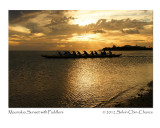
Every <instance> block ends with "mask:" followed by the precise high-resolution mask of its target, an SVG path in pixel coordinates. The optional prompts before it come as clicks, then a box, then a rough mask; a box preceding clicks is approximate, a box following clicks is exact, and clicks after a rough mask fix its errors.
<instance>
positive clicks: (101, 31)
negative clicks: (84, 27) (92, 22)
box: [93, 30, 106, 33]
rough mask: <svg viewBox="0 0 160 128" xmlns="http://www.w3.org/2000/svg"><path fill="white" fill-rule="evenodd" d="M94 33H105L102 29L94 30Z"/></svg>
mask: <svg viewBox="0 0 160 128" xmlns="http://www.w3.org/2000/svg"><path fill="white" fill-rule="evenodd" d="M93 32H94V33H106V32H105V31H104V30H94V31H93Z"/></svg>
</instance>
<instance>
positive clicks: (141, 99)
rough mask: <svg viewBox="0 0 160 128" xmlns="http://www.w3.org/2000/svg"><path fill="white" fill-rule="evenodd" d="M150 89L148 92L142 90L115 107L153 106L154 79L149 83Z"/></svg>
mask: <svg viewBox="0 0 160 128" xmlns="http://www.w3.org/2000/svg"><path fill="white" fill-rule="evenodd" d="M147 85H148V87H149V90H148V92H147V93H145V94H142V93H141V91H143V89H141V90H140V92H139V93H138V94H137V95H136V96H135V97H134V98H131V99H129V100H127V101H124V102H122V103H119V104H116V105H115V106H114V107H115V108H153V81H151V82H149V83H148V84H147Z"/></svg>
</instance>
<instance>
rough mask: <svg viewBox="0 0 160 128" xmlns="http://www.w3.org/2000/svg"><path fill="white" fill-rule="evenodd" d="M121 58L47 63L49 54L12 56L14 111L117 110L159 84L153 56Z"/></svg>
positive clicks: (140, 53) (144, 53)
mask: <svg viewBox="0 0 160 128" xmlns="http://www.w3.org/2000/svg"><path fill="white" fill-rule="evenodd" d="M113 53H122V57H119V58H87V59H83V58H81V59H47V58H43V57H41V56H40V55H42V54H54V52H46V51H45V52H43V51H41V52H40V51H10V52H9V107H18V108H21V107H29V108H31V107H36V108H37V107H44V108H47V107H50V108H52V107H54V108H55V107H56V108H59V107H62V108H68V107H69V108H83V107H85V108H86V107H87V108H90V107H111V106H113V105H114V104H117V103H121V102H123V101H125V100H127V99H129V98H131V97H133V96H135V95H136V94H137V92H138V91H139V90H140V89H142V88H143V89H146V88H147V83H148V82H150V81H151V80H153V52H152V51H115V52H114V51H113Z"/></svg>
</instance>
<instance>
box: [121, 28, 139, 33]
mask: <svg viewBox="0 0 160 128" xmlns="http://www.w3.org/2000/svg"><path fill="white" fill-rule="evenodd" d="M121 32H122V33H126V34H139V31H138V29H128V30H123V29H122V30H121Z"/></svg>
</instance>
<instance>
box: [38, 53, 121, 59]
mask: <svg viewBox="0 0 160 128" xmlns="http://www.w3.org/2000/svg"><path fill="white" fill-rule="evenodd" d="M121 55H122V54H113V55H94V56H93V55H88V56H83V55H76V56H74V55H68V56H66V55H62V56H56V55H41V56H42V57H45V58H55V59H67V58H68V59H69V58H77V59H78V58H113V57H120V56H121Z"/></svg>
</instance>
